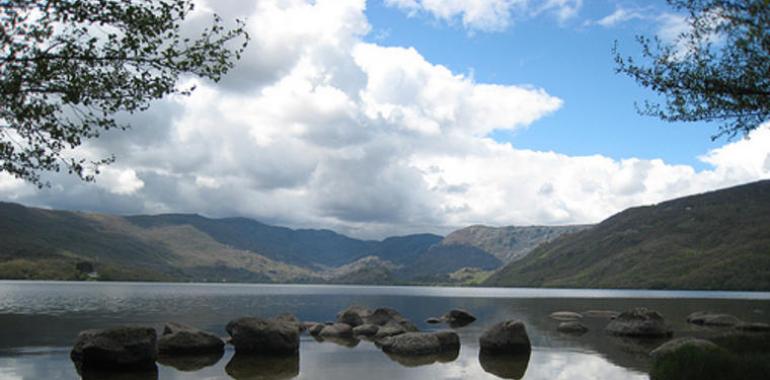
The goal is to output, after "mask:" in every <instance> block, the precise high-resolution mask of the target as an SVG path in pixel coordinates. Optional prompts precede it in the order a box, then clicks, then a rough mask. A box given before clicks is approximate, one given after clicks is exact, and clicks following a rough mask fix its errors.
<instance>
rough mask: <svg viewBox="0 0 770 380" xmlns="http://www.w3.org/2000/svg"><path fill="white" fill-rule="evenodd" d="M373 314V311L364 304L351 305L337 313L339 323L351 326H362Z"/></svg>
mask: <svg viewBox="0 0 770 380" xmlns="http://www.w3.org/2000/svg"><path fill="white" fill-rule="evenodd" d="M371 314H372V311H371V310H369V309H367V308H365V307H363V306H360V305H350V306H348V307H347V308H345V310H342V311H340V312H339V313H337V323H344V324H346V325H350V327H356V326H361V325H363V324H364V321H366V319H367V318H368V317H369V316H370V315H371Z"/></svg>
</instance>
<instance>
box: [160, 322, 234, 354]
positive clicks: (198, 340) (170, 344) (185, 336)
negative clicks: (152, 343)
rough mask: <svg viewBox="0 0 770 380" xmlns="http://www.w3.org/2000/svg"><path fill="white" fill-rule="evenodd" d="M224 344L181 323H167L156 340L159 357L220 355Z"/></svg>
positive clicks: (217, 338)
mask: <svg viewBox="0 0 770 380" xmlns="http://www.w3.org/2000/svg"><path fill="white" fill-rule="evenodd" d="M224 350H225V342H223V341H222V339H220V338H219V337H218V336H216V335H214V334H211V333H208V332H205V331H202V330H198V329H196V328H195V327H191V326H187V325H184V324H181V323H175V322H169V323H166V325H165V326H164V327H163V335H161V336H160V338H159V339H158V353H159V354H161V355H195V354H210V353H222V352H223V351H224Z"/></svg>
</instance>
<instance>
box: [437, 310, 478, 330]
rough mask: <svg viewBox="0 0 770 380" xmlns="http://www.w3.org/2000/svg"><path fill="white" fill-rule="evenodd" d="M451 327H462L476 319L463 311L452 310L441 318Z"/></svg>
mask: <svg viewBox="0 0 770 380" xmlns="http://www.w3.org/2000/svg"><path fill="white" fill-rule="evenodd" d="M442 318H443V319H444V320H445V321H447V323H449V324H450V325H451V326H456V327H462V326H466V325H469V324H471V323H472V322H473V321H475V320H476V317H475V316H474V315H473V314H471V313H470V312H468V311H467V310H463V309H452V310H449V312H448V313H446V314H444V316H443V317H442Z"/></svg>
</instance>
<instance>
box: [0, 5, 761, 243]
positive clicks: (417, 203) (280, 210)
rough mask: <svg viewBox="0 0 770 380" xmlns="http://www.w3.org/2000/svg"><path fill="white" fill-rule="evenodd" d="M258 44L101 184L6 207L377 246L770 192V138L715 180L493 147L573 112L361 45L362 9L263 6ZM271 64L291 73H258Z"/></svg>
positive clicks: (16, 197) (8, 187)
mask: <svg viewBox="0 0 770 380" xmlns="http://www.w3.org/2000/svg"><path fill="white" fill-rule="evenodd" d="M222 4H223V5H222V6H228V5H232V4H231V3H229V2H225V3H222ZM212 6H219V3H218V2H217V3H216V4H213V3H212ZM217 10H218V11H219V9H217ZM321 14H322V15H325V16H324V17H323V19H322V20H315V18H318V16H317V15H321ZM311 15H316V16H313V17H311ZM276 20H280V21H276ZM305 24H307V29H303V28H304V25H305ZM265 25H274V26H275V27H274V28H268V27H265ZM287 25H292V27H288V26H287ZM284 26H286V27H284ZM249 28H257V29H259V30H260V35H259V37H258V38H259V39H260V42H259V43H256V44H254V45H252V46H250V48H249V49H250V50H249V52H248V54H250V55H251V57H252V58H250V59H253V60H254V61H253V62H251V63H247V65H246V68H243V69H241V71H238V72H236V73H234V75H235V77H236V78H238V80H242V81H243V82H244V83H241V85H240V86H239V85H237V84H236V83H233V82H226V83H222V84H217V85H214V84H211V83H206V82H201V83H198V85H199V86H198V90H196V91H195V92H194V93H193V95H192V96H190V97H172V98H169V99H166V100H163V101H161V102H158V103H157V104H155V105H154V106H153V107H152V109H151V110H150V111H148V112H146V113H144V114H141V115H136V116H131V117H129V116H125V118H126V120H130V121H131V122H132V124H133V128H132V129H131V130H129V131H126V132H121V131H115V132H112V131H110V132H109V133H105V134H104V135H103V136H102V138H100V139H99V140H96V141H92V142H89V143H88V144H87V146H86V147H84V148H83V151H84V152H86V153H87V154H89V155H90V156H93V157H104V156H105V155H106V154H107V153H109V152H115V153H116V155H117V159H118V162H117V163H116V164H114V166H112V167H110V168H109V169H108V170H107V171H105V173H104V175H103V176H101V177H99V178H98V180H97V182H96V183H95V184H91V183H81V182H79V181H78V180H77V179H75V178H72V177H71V176H66V175H55V176H52V177H50V179H51V180H52V182H53V183H54V186H53V187H51V188H49V189H43V190H40V191H38V190H37V189H35V188H34V187H32V186H31V185H28V184H25V183H23V182H20V181H18V180H15V179H13V178H11V177H9V176H7V175H0V199H4V200H12V201H16V202H22V203H25V204H29V205H38V206H46V207H54V208H65V209H78V210H90V211H107V212H117V213H132V214H135V213H159V212H195V213H202V214H206V215H210V216H220V217H223V216H237V215H240V216H246V217H252V218H256V219H259V220H262V221H264V222H267V223H276V224H283V225H290V226H294V227H325V228H333V229H337V230H339V231H342V232H347V233H352V234H354V235H356V236H363V237H380V236H383V235H385V234H395V233H408V232H423V231H438V232H447V230H449V229H451V228H454V227H459V226H464V225H468V224H472V223H486V224H497V225H510V224H520V225H521V224H544V223H545V224H556V223H558V224H562V223H590V222H597V221H599V220H601V219H603V218H605V217H607V216H609V215H610V214H612V213H614V212H618V211H620V210H622V209H624V208H626V207H629V206H635V205H639V204H647V203H655V202H659V201H662V200H665V199H668V198H672V197H676V196H681V195H686V194H691V193H696V192H701V191H705V190H710V189H716V188H719V187H724V186H729V185H734V184H739V183H743V182H748V181H753V180H757V179H760V178H768V176H770V158H769V157H768V155H767V153H768V151H767V146H770V144H768V143H769V142H770V141H768V139H770V132H769V131H768V128H770V125H769V126H766V127H764V128H763V129H760V130H757V131H756V132H754V133H752V134H751V136H750V137H751V138H750V139H748V140H739V141H735V142H733V143H731V144H727V145H725V146H724V147H722V148H719V149H715V150H713V151H711V152H706V153H705V154H704V156H703V157H702V160H703V161H704V162H706V163H708V164H709V165H711V166H713V167H712V168H711V169H709V170H702V171H696V170H694V169H693V168H692V167H690V166H685V165H670V164H668V163H666V162H664V161H662V160H643V159H637V158H628V159H624V160H613V159H611V158H608V157H604V156H600V155H594V156H583V157H574V156H568V155H564V154H559V153H556V152H541V151H531V150H523V149H518V148H516V147H514V146H511V145H509V144H503V143H499V142H496V141H494V140H491V139H489V138H488V137H486V136H487V135H488V134H489V132H491V131H492V130H495V129H514V130H515V129H517V128H524V127H526V126H527V125H529V124H530V123H532V122H533V121H535V120H538V119H540V118H542V117H544V116H546V115H548V114H550V113H552V112H556V111H557V110H558V109H559V108H560V106H561V105H562V100H560V99H558V98H556V97H554V96H552V95H549V94H548V93H547V92H546V90H544V89H539V88H535V87H532V86H514V85H501V84H493V83H477V82H475V81H474V80H473V78H470V77H468V76H465V75H462V74H458V73H453V72H451V70H449V69H448V68H446V67H444V66H441V65H437V64H434V63H431V62H429V61H428V60H427V59H426V58H425V57H423V56H422V55H421V54H420V52H418V51H416V50H414V49H411V48H401V47H384V46H380V45H377V44H374V43H364V42H362V37H363V36H364V35H365V33H366V32H367V31H368V30H369V29H370V28H369V26H368V24H367V21H366V17H365V14H364V3H363V1H340V0H334V1H315V2H305V1H299V0H294V1H283V2H258V3H257V5H256V6H255V7H254V8H253V11H252V14H251V15H250V16H249ZM257 29H254V30H257ZM286 44H289V45H292V46H282V45H286ZM260 59H264V62H280V64H279V63H276V64H275V65H273V64H270V65H267V66H264V67H257V66H253V65H255V64H257V62H258V61H259V60H260ZM250 65H251V66H250ZM250 75H253V76H254V77H257V78H259V80H254V81H251V79H250V78H251V77H250ZM121 118H124V116H121Z"/></svg>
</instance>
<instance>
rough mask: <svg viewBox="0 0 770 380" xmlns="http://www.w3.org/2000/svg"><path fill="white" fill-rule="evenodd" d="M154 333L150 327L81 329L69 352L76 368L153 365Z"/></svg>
mask: <svg viewBox="0 0 770 380" xmlns="http://www.w3.org/2000/svg"><path fill="white" fill-rule="evenodd" d="M157 357H158V346H157V333H156V332H155V329H153V328H151V327H136V326H122V327H114V328H109V329H103V330H86V331H82V332H81V333H80V334H79V335H78V337H77V339H76V340H75V345H74V347H73V348H72V351H71V352H70V358H71V359H72V361H74V362H75V364H76V366H77V367H78V368H79V369H83V370H88V369H110V370H148V369H153V368H156V366H155V360H156V359H157Z"/></svg>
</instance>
